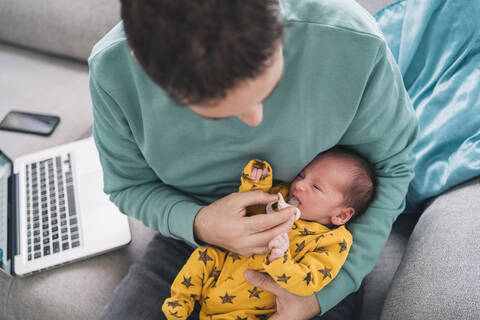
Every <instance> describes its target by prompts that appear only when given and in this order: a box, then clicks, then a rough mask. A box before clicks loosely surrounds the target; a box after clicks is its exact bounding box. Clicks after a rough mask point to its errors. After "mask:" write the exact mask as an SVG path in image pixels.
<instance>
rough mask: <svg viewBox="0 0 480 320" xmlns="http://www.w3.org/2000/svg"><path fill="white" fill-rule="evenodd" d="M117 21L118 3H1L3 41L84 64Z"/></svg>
mask: <svg viewBox="0 0 480 320" xmlns="http://www.w3.org/2000/svg"><path fill="white" fill-rule="evenodd" d="M118 21H120V2H119V1H117V0H95V1H70V0H55V1H49V0H36V1H29V0H15V1H12V0H0V39H2V40H4V41H7V42H11V43H15V44H20V45H23V46H27V47H29V48H35V49H39V50H42V51H47V52H50V53H54V54H58V55H63V56H68V57H72V58H75V59H80V60H83V61H86V60H87V58H88V56H89V54H90V51H91V49H92V47H93V45H94V44H95V43H96V42H97V41H98V40H99V39H100V38H101V37H102V36H103V35H104V34H105V33H106V32H107V31H108V30H110V29H111V28H112V27H113V26H114V25H115V24H116V23H117V22H118ZM2 65H3V64H2Z"/></svg>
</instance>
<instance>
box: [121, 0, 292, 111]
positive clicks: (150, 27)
mask: <svg viewBox="0 0 480 320" xmlns="http://www.w3.org/2000/svg"><path fill="white" fill-rule="evenodd" d="M121 3H122V9H121V15H122V19H123V23H124V29H125V33H126V35H127V39H128V43H129V45H130V47H131V48H132V49H133V51H134V53H135V57H136V58H137V60H138V61H139V62H140V64H141V65H142V67H143V69H144V70H145V72H146V73H147V74H148V75H149V76H150V78H151V79H152V80H153V81H154V82H156V83H157V84H158V85H159V86H160V87H162V88H163V89H164V90H165V92H166V93H167V94H169V95H170V96H171V97H172V98H174V99H175V100H177V101H179V102H181V103H184V104H202V103H207V104H208V103H211V102H214V101H215V100H218V99H222V98H224V97H225V95H226V93H227V91H228V90H229V89H232V88H234V87H235V86H237V85H238V84H239V83H240V82H241V81H243V80H247V79H253V78H256V77H257V76H259V75H260V74H262V73H263V71H264V70H265V68H266V67H268V66H269V65H270V63H271V60H272V59H271V58H272V56H273V54H274V53H275V51H276V49H277V46H278V44H279V43H281V40H282V35H283V25H282V22H281V18H280V5H279V3H278V0H248V1H244V0H201V1H200V0H121Z"/></svg>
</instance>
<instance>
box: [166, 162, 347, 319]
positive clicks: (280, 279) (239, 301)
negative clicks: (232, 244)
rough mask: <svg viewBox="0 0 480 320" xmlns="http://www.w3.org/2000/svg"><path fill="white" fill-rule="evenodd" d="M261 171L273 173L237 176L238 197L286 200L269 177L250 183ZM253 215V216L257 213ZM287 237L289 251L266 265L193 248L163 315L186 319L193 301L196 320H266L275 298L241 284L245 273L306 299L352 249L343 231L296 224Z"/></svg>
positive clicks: (256, 258)
mask: <svg viewBox="0 0 480 320" xmlns="http://www.w3.org/2000/svg"><path fill="white" fill-rule="evenodd" d="M263 166H266V167H267V169H268V170H269V172H270V173H271V172H272V170H271V167H270V165H269V164H268V163H267V162H265V161H260V160H252V161H250V162H249V163H248V165H247V166H246V167H245V168H244V170H243V173H242V178H241V180H242V185H241V187H240V192H244V191H249V190H256V189H261V190H264V191H269V192H274V193H277V192H281V193H282V195H284V197H285V198H286V195H287V194H288V185H287V184H281V185H280V186H275V187H274V188H271V186H272V176H271V174H270V175H269V176H267V177H264V178H263V179H262V180H261V181H259V182H258V183H254V182H253V181H252V180H251V179H250V173H251V170H252V167H257V168H260V169H261V168H263ZM271 189H274V190H271ZM263 207H264V206H263ZM255 210H256V211H257V212H256V213H258V208H256V209H255ZM288 237H289V239H290V247H289V249H288V250H287V252H286V253H285V256H284V257H283V258H279V259H276V260H274V261H272V262H271V263H268V255H269V254H262V255H253V256H251V257H248V258H247V257H244V256H240V255H238V254H235V253H233V252H229V251H226V250H223V249H220V248H216V247H211V246H207V247H204V248H197V249H196V250H195V251H194V252H193V253H192V254H191V256H190V258H189V259H188V261H187V263H186V264H185V266H184V267H183V268H182V270H181V271H180V273H179V274H178V275H177V277H176V278H175V281H174V282H173V284H172V290H171V291H172V292H171V295H172V296H171V297H170V298H168V299H166V300H165V302H164V304H163V306H162V310H163V312H164V313H165V316H166V317H167V319H169V320H170V319H187V317H188V316H189V315H190V313H191V312H192V311H193V307H194V304H195V301H196V300H198V301H199V303H200V305H201V310H200V320H203V319H208V320H220V319H221V320H230V319H231V320H246V319H249V320H250V319H251V320H253V319H268V317H269V316H270V315H271V314H272V313H274V312H275V311H276V306H275V296H274V295H273V294H271V293H270V292H267V291H264V290H261V289H260V288H257V287H254V286H252V285H250V284H249V283H248V282H246V281H245V280H244V277H243V274H244V272H245V270H247V269H253V270H258V271H261V272H266V273H268V274H269V275H270V276H271V277H272V278H273V279H274V280H275V281H276V282H277V283H278V284H279V285H280V286H282V287H283V288H285V289H287V290H288V291H290V292H292V293H295V294H297V295H302V296H308V295H312V294H314V293H315V292H318V291H320V290H321V289H322V288H323V287H324V286H325V285H326V284H327V283H329V282H330V281H331V280H332V279H333V278H334V277H335V276H336V275H337V273H338V272H339V270H340V268H341V267H342V265H343V263H344V262H345V259H346V258H347V254H348V251H349V250H350V246H351V244H352V235H351V234H350V232H349V231H348V230H347V229H346V228H345V226H340V227H337V228H334V229H329V228H328V227H326V226H324V225H322V224H320V223H318V222H313V221H305V220H301V219H300V220H297V221H295V223H294V225H293V227H292V230H291V231H290V232H289V233H288Z"/></svg>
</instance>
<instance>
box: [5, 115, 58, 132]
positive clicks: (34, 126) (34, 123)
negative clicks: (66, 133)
mask: <svg viewBox="0 0 480 320" xmlns="http://www.w3.org/2000/svg"><path fill="white" fill-rule="evenodd" d="M59 122H60V118H59V117H57V116H51V115H44V114H35V113H27V112H18V111H10V112H9V113H8V114H7V115H6V116H5V118H4V119H3V120H2V122H1V123H0V128H1V129H4V130H10V131H19V132H26V133H35V134H40V135H50V134H51V133H52V132H53V130H54V129H55V127H56V126H57V124H58V123H59Z"/></svg>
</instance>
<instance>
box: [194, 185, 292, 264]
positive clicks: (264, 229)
mask: <svg viewBox="0 0 480 320" xmlns="http://www.w3.org/2000/svg"><path fill="white" fill-rule="evenodd" d="M277 200H278V195H274V194H269V193H266V192H263V191H260V190H256V191H249V192H241V193H232V194H230V195H228V196H226V197H224V198H221V199H219V200H217V201H215V202H213V203H212V204H210V205H209V206H206V207H204V208H202V209H201V210H200V211H199V212H198V214H197V216H196V217H195V222H194V232H195V236H196V237H197V239H199V240H200V241H203V242H205V243H209V244H213V245H216V246H219V247H221V248H225V249H227V250H230V251H232V252H235V253H238V254H241V255H243V256H247V257H248V256H251V255H252V254H263V253H267V252H268V243H269V242H270V240H272V239H273V238H274V237H275V236H277V235H279V234H282V233H285V232H288V231H290V229H291V228H292V225H293V222H294V217H295V208H293V207H289V208H285V209H282V210H280V211H279V212H276V213H275V214H260V215H255V216H251V217H247V216H245V214H246V209H245V208H246V207H248V206H251V205H255V204H265V205H266V204H268V203H269V202H272V201H277Z"/></svg>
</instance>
